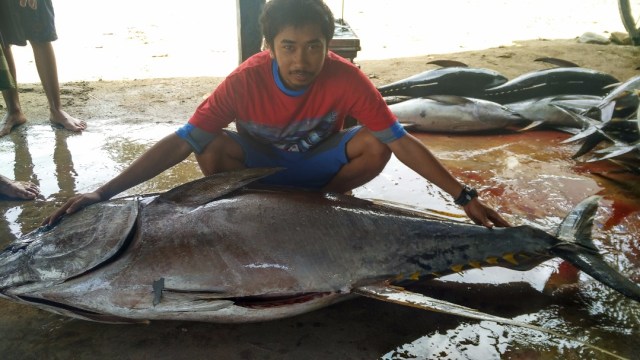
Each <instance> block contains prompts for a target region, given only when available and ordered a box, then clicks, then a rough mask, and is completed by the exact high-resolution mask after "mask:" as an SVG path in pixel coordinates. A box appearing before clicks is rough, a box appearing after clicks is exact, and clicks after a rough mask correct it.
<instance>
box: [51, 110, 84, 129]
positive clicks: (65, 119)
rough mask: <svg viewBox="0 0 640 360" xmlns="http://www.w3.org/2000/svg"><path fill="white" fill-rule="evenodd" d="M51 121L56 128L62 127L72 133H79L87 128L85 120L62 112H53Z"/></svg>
mask: <svg viewBox="0 0 640 360" xmlns="http://www.w3.org/2000/svg"><path fill="white" fill-rule="evenodd" d="M49 121H51V123H52V124H53V125H54V126H60V127H63V128H65V129H67V130H70V131H76V132H79V131H82V130H84V129H86V128H87V123H86V122H85V121H84V120H80V119H76V118H74V117H71V116H70V115H69V114H67V113H66V112H64V111H62V110H58V111H53V110H52V111H51V116H50V117H49Z"/></svg>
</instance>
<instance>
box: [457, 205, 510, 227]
mask: <svg viewBox="0 0 640 360" xmlns="http://www.w3.org/2000/svg"><path fill="white" fill-rule="evenodd" d="M464 212H465V213H466V214H467V216H468V217H469V218H470V219H471V220H472V221H473V222H474V223H476V224H478V225H483V226H486V227H488V228H489V229H491V228H492V227H494V226H497V227H511V224H509V222H508V221H507V220H505V219H503V218H502V216H500V214H498V212H497V211H495V210H493V209H492V208H490V207H488V206H487V205H485V204H484V203H483V202H482V201H480V199H478V198H474V199H472V200H471V201H470V202H469V203H468V204H467V205H465V206H464Z"/></svg>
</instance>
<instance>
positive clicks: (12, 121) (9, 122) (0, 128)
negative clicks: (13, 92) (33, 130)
mask: <svg viewBox="0 0 640 360" xmlns="http://www.w3.org/2000/svg"><path fill="white" fill-rule="evenodd" d="M26 122H27V118H26V117H25V116H24V114H23V113H21V112H20V113H15V114H9V113H7V114H5V115H4V118H2V124H0V137H2V136H5V135H8V134H9V133H10V132H11V130H13V128H15V127H16V126H19V125H22V124H24V123H26Z"/></svg>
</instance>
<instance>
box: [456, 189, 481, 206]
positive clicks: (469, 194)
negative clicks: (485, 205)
mask: <svg viewBox="0 0 640 360" xmlns="http://www.w3.org/2000/svg"><path fill="white" fill-rule="evenodd" d="M475 197H478V192H477V191H476V189H474V188H472V187H470V186H468V185H463V186H462V192H461V193H460V195H458V197H457V198H456V199H455V200H454V201H453V202H454V203H456V204H457V205H460V206H465V205H467V204H468V203H469V201H471V199H473V198H475Z"/></svg>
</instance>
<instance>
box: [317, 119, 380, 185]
mask: <svg viewBox="0 0 640 360" xmlns="http://www.w3.org/2000/svg"><path fill="white" fill-rule="evenodd" d="M346 152H347V158H348V159H349V162H348V163H347V164H345V165H344V166H343V167H342V168H341V169H340V171H339V172H338V173H337V174H336V176H334V177H333V178H332V179H331V181H330V182H329V183H328V184H327V185H326V186H325V187H324V188H323V189H322V190H324V191H331V192H337V193H345V192H348V191H350V190H353V189H355V188H357V187H358V186H362V185H364V184H366V183H367V182H369V181H371V180H372V179H373V178H375V177H376V176H378V174H380V172H382V170H383V169H384V167H385V166H386V165H387V162H388V161H389V159H390V158H391V150H389V147H388V146H387V145H385V144H383V143H382V142H380V140H378V139H377V138H376V137H375V136H373V134H372V133H371V132H370V131H369V130H368V129H365V128H363V129H361V130H360V131H358V132H357V133H356V135H355V136H354V137H353V138H352V139H351V140H349V142H348V143H347V147H346Z"/></svg>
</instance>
